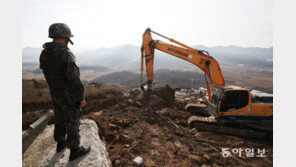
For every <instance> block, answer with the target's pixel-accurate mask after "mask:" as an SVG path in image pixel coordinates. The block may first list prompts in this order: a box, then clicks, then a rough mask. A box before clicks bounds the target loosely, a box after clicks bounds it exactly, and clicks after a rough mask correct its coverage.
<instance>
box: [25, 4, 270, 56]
mask: <svg viewBox="0 0 296 167" xmlns="http://www.w3.org/2000/svg"><path fill="white" fill-rule="evenodd" d="M272 15H273V12H272V0H148V1H147V0H145V1H144V0H116V1H115V0H23V19H22V20H23V24H22V46H23V47H26V46H32V47H41V46H42V44H43V43H44V42H46V41H50V40H51V39H49V38H48V37H47V36H48V27H49V26H50V25H51V24H52V23H55V22H64V23H66V24H68V25H69V26H70V28H71V30H72V33H73V34H74V38H73V39H72V40H73V42H74V46H71V48H75V49H78V50H84V49H92V48H98V47H112V46H117V45H122V44H133V45H137V46H140V45H141V42H142V34H143V32H144V31H145V29H146V28H147V27H150V28H151V29H152V30H154V31H156V32H159V33H161V34H164V35H166V36H169V37H171V38H174V39H176V40H178V41H180V42H183V43H185V44H187V45H198V44H202V45H206V46H216V45H223V46H228V45H238V46H243V47H272V42H273V41H272V34H273V32H272V25H273V19H272ZM153 37H154V39H161V38H160V37H157V36H153ZM161 40H163V39H161ZM164 41H165V40H164Z"/></svg>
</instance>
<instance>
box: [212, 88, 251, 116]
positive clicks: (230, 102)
mask: <svg viewBox="0 0 296 167" xmlns="http://www.w3.org/2000/svg"><path fill="white" fill-rule="evenodd" d="M250 100H251V97H250V92H249V90H247V89H242V88H236V89H235V88H233V87H226V86H224V87H220V88H216V89H215V92H214V94H213V97H212V99H211V102H210V105H209V113H210V114H211V115H213V116H215V117H219V116H227V115H241V114H243V113H244V114H246V115H247V114H250V113H248V110H249V108H250Z"/></svg>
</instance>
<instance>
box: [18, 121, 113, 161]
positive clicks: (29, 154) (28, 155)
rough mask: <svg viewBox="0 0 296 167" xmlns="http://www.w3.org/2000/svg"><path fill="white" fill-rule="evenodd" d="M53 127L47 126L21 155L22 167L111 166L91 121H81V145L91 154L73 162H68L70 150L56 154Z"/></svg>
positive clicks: (96, 128)
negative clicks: (89, 147) (88, 148)
mask: <svg viewBox="0 0 296 167" xmlns="http://www.w3.org/2000/svg"><path fill="white" fill-rule="evenodd" d="M53 130H54V126H53V125H50V126H47V127H46V128H45V129H44V131H43V133H41V134H40V135H39V136H38V137H37V138H36V139H35V140H34V141H33V143H32V144H31V146H30V147H29V148H28V149H27V150H26V152H24V154H23V167H45V166H48V167H51V166H68V167H72V166H73V167H74V166H78V167H82V166H89V167H93V166H101V167H109V166H111V162H110V159H109V157H108V152H107V150H106V147H105V144H104V143H103V142H102V141H101V139H100V137H99V135H98V127H97V125H96V123H95V122H94V121H92V120H89V119H85V120H81V125H80V135H81V145H82V146H85V147H87V146H91V147H92V149H91V152H90V153H89V154H88V155H86V156H84V157H82V158H79V159H77V160H75V161H72V162H68V159H69V154H70V150H69V149H65V150H64V151H63V152H61V153H59V154H57V153H56V142H55V141H54V139H53Z"/></svg>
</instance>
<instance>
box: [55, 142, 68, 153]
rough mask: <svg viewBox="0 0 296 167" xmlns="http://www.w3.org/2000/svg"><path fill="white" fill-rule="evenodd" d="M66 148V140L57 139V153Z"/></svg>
mask: <svg viewBox="0 0 296 167" xmlns="http://www.w3.org/2000/svg"><path fill="white" fill-rule="evenodd" d="M65 148H66V141H65V140H63V141H59V142H58V144H57V153H59V152H61V151H63V150H64V149H65Z"/></svg>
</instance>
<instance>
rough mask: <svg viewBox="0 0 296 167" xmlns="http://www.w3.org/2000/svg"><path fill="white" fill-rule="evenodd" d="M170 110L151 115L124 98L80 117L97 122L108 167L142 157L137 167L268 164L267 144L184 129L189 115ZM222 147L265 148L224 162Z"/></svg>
mask: <svg viewBox="0 0 296 167" xmlns="http://www.w3.org/2000/svg"><path fill="white" fill-rule="evenodd" d="M178 104H179V105H180V106H182V105H184V104H182V103H178ZM175 106H176V105H173V106H171V108H164V109H162V110H158V111H154V110H152V109H150V108H147V107H143V106H141V102H140V101H138V100H136V99H133V98H127V97H126V98H125V99H124V100H123V101H121V102H119V103H118V104H116V105H113V106H110V107H107V108H105V109H102V110H100V111H98V112H91V113H89V114H88V115H85V116H83V118H89V119H93V120H94V121H95V122H96V123H97V125H98V127H99V129H100V130H99V135H100V137H101V138H102V139H103V140H104V141H105V142H106V145H107V150H108V152H109V155H110V159H111V162H112V164H113V166H134V162H133V159H134V158H135V157H137V156H140V157H142V158H143V160H144V163H143V165H142V166H202V165H208V166H229V165H231V166H257V165H258V164H259V166H271V165H272V144H270V143H269V144H268V143H260V142H257V141H255V142H254V141H253V140H250V139H244V138H239V137H234V136H228V135H219V134H215V133H211V132H198V131H197V130H196V129H189V128H188V126H187V119H188V118H189V117H190V113H188V112H186V111H184V110H178V109H177V108H176V107H175ZM223 148H230V149H235V148H242V149H245V148H254V149H255V150H256V149H257V148H265V150H266V157H265V158H258V157H254V158H246V157H245V156H242V157H239V156H238V155H235V154H232V156H231V157H228V158H224V157H223V156H222V155H221V151H222V149H223ZM254 164H257V165H254Z"/></svg>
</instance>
